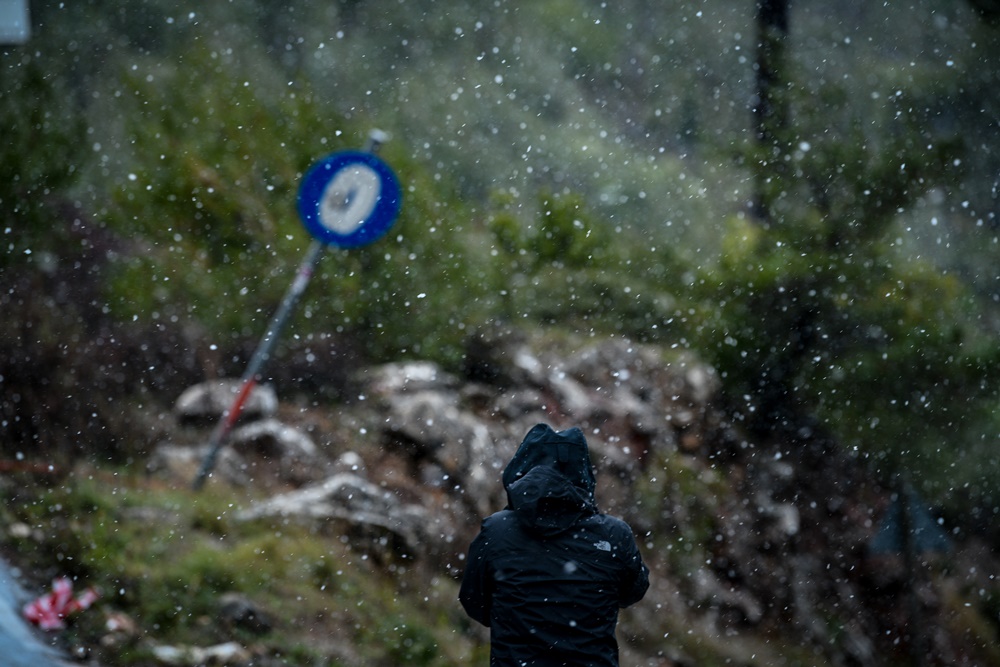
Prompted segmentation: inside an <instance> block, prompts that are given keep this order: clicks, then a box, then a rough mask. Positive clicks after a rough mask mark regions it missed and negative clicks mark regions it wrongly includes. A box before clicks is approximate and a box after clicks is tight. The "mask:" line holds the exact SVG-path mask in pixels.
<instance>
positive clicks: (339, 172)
mask: <svg viewBox="0 0 1000 667" xmlns="http://www.w3.org/2000/svg"><path fill="white" fill-rule="evenodd" d="M385 140H386V135H385V133H383V132H380V131H378V130H375V131H373V132H372V133H371V135H370V136H369V138H368V143H367V145H366V146H365V148H364V150H363V151H343V152H339V153H333V154H332V155H329V156H327V157H325V158H323V159H322V160H320V161H318V162H317V163H316V164H314V165H313V166H312V167H310V169H309V171H308V172H306V175H305V177H304V178H303V180H302V183H301V185H300V186H299V195H298V212H299V217H300V218H301V219H302V224H303V225H304V226H305V228H306V230H307V231H309V233H310V234H311V235H312V237H313V242H312V245H310V246H309V250H308V251H307V252H306V256H305V258H304V259H303V260H302V263H301V264H300V265H299V270H298V273H296V275H295V280H294V281H293V282H292V285H291V287H290V288H289V289H288V292H287V293H286V294H285V297H284V298H283V299H282V301H281V305H280V306H279V307H278V310H277V312H276V313H275V314H274V317H273V318H272V320H271V323H270V324H269V325H268V327H267V331H266V332H265V333H264V337H263V338H261V341H260V343H259V344H258V345H257V349H256V350H255V351H254V353H253V356H252V357H251V358H250V362H249V364H247V368H246V371H244V373H243V378H242V379H241V384H240V389H239V391H238V392H237V394H236V397H235V399H234V400H233V403H232V405H231V406H230V407H229V409H228V410H226V411H225V412H224V413H223V415H222V419H221V421H220V422H219V424H218V426H216V428H215V430H214V431H213V432H212V437H211V440H210V441H209V446H208V452H207V453H206V454H205V458H204V460H203V461H202V464H201V468H200V469H199V470H198V474H197V476H196V477H195V479H194V482H193V484H192V486H193V488H194V489H195V490H198V489H200V488H201V487H202V486H203V485H204V484H205V480H206V479H207V478H208V476H209V475H210V474H211V472H212V469H213V468H214V467H215V462H216V459H217V458H218V456H219V450H220V449H222V446H223V445H224V444H225V443H226V441H227V440H228V439H229V434H230V433H231V432H232V430H233V426H234V425H235V424H236V422H237V420H238V419H239V417H240V414H241V413H242V412H243V406H244V404H245V403H246V400H247V398H248V397H249V396H250V392H251V391H253V388H254V387H255V386H256V385H257V382H258V381H259V380H260V377H261V371H262V369H263V368H264V365H265V364H266V363H267V361H268V360H269V359H270V357H271V352H272V351H273V349H274V345H275V343H276V341H277V340H278V335H279V334H280V333H281V331H282V329H284V327H285V324H286V323H287V322H288V318H289V316H290V315H291V313H292V309H293V308H294V307H295V304H296V303H297V302H298V300H299V298H300V297H301V296H302V293H303V292H304V291H305V289H306V286H307V285H308V284H309V280H310V279H311V278H312V274H313V271H314V270H315V268H316V265H317V264H318V263H319V260H320V258H321V257H322V256H323V250H324V249H325V248H326V245H327V244H332V245H336V246H338V247H341V248H357V247H360V246H363V245H368V244H369V243H373V242H374V241H377V240H378V239H380V238H381V237H382V236H384V235H385V233H386V232H387V231H389V228H390V227H392V225H393V223H394V222H395V221H396V216H397V215H398V214H399V207H400V204H401V191H400V187H399V182H398V181H397V180H396V176H395V174H394V173H393V172H392V169H390V168H389V166H388V165H386V164H385V162H383V161H382V160H381V159H379V158H378V156H376V152H377V151H378V149H379V146H381V144H382V143H384V142H385Z"/></svg>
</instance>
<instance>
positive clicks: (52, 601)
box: [24, 577, 98, 630]
mask: <svg viewBox="0 0 1000 667" xmlns="http://www.w3.org/2000/svg"><path fill="white" fill-rule="evenodd" d="M97 597H98V596H97V591H95V590H94V589H93V588H88V589H87V590H85V591H84V592H83V594H82V595H80V596H79V597H73V582H72V581H70V579H69V577H60V578H58V579H55V580H53V581H52V592H51V593H46V594H45V595H43V596H41V597H40V598H38V599H37V600H35V601H33V602H29V603H28V604H26V605H25V606H24V617H25V618H26V619H28V620H29V621H31V622H32V623H34V624H35V625H37V626H38V627H40V628H41V629H42V630H60V629H62V628H63V627H65V625H66V624H65V622H64V619H65V618H66V617H67V616H69V615H70V614H72V613H74V612H77V611H81V610H83V609H86V608H87V607H89V606H90V605H92V604H94V601H95V600H97Z"/></svg>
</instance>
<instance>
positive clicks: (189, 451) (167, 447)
mask: <svg viewBox="0 0 1000 667" xmlns="http://www.w3.org/2000/svg"><path fill="white" fill-rule="evenodd" d="M208 450H209V447H208V445H198V446H190V445H177V444H172V443H166V444H162V445H159V446H157V447H156V449H154V450H153V453H152V454H151V455H150V457H149V460H148V461H146V472H148V473H149V474H157V475H163V476H166V477H171V478H179V479H187V480H194V478H195V476H196V475H197V474H198V470H199V469H200V468H201V464H202V461H204V459H205V456H206V455H207V454H208ZM212 476H213V477H214V478H216V479H224V480H226V481H228V482H229V483H230V484H234V485H236V486H245V485H247V484H249V483H250V481H251V479H250V477H249V476H248V475H247V472H246V461H245V460H244V459H243V457H242V456H240V455H239V454H237V453H236V452H235V451H234V450H233V448H232V447H229V446H225V447H222V448H221V449H219V454H218V457H217V458H216V460H215V467H214V469H213V470H212Z"/></svg>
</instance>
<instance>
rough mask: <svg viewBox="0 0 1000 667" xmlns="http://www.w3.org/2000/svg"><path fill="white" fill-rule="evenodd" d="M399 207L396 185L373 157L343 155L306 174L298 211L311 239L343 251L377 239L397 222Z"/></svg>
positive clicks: (389, 172) (393, 177)
mask: <svg viewBox="0 0 1000 667" xmlns="http://www.w3.org/2000/svg"><path fill="white" fill-rule="evenodd" d="M400 204H401V193H400V189H399V181H397V180H396V175H395V174H394V173H393V172H392V169H390V168H389V166H388V165H387V164H386V163H385V162H383V161H382V160H381V159H380V158H379V157H378V156H377V155H374V154H373V153H368V152H361V151H343V152H339V153H333V154H332V155H329V156H327V157H325V158H323V159H322V160H320V161H319V162H317V163H316V164H314V165H313V166H312V167H310V168H309V171H308V172H306V175H305V177H304V178H303V179H302V185H301V186H300V187H299V198H298V209H299V217H300V218H301V219H302V224H303V225H304V226H305V228H306V230H307V231H308V232H309V233H310V234H311V235H312V237H313V238H314V239H316V240H318V241H321V242H323V243H328V244H332V245H335V246H338V247H341V248H357V247H358V246H363V245H368V244H369V243H372V242H373V241H377V240H378V239H380V238H381V237H382V236H383V235H385V233H386V232H387V231H389V228H390V227H392V225H393V223H394V222H395V221H396V216H397V215H398V214H399V207H400Z"/></svg>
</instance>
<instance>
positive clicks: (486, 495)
mask: <svg viewBox="0 0 1000 667" xmlns="http://www.w3.org/2000/svg"><path fill="white" fill-rule="evenodd" d="M455 398H456V397H455V396H454V395H453V394H447V393H442V392H436V391H422V392H419V393H416V394H412V395H410V394H403V395H395V396H391V397H389V399H388V401H387V406H388V412H387V414H386V418H385V425H384V427H383V428H384V430H385V432H386V434H387V436H388V437H389V438H390V440H391V441H393V442H395V444H396V446H398V447H402V448H403V449H409V453H410V454H411V456H412V457H413V458H414V459H416V460H418V461H419V460H422V459H423V460H426V461H428V462H430V463H432V464H434V465H436V466H438V467H440V468H441V469H442V470H443V471H444V472H445V473H446V474H447V475H448V476H450V478H451V479H453V480H455V483H456V484H461V486H462V488H463V489H464V490H465V491H466V498H467V499H468V501H471V505H472V507H473V508H474V509H475V510H476V511H477V512H478V513H479V514H480V516H485V515H486V514H488V513H490V512H491V510H492V509H493V507H494V506H495V503H494V499H493V497H492V496H493V494H494V493H495V491H496V488H497V481H498V479H499V477H500V471H501V469H502V467H503V461H502V460H501V459H500V457H499V456H498V454H497V448H496V446H495V445H494V442H493V438H492V437H491V434H490V429H489V428H487V426H486V425H485V424H484V423H483V422H481V421H480V420H479V418H478V417H476V415H474V414H472V413H471V412H465V411H462V410H459V409H458V408H456V407H455Z"/></svg>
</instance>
